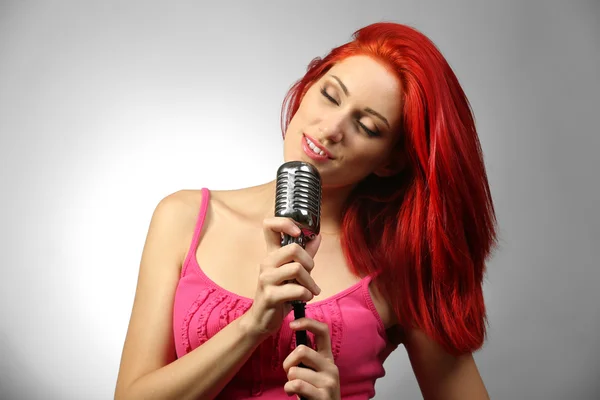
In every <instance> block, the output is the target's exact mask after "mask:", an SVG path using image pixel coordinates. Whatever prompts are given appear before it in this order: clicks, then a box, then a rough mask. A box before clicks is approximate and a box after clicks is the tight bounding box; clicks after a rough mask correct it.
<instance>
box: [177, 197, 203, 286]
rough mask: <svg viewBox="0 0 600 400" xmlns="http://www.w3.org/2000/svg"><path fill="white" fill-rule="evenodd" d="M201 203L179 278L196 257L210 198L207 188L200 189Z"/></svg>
mask: <svg viewBox="0 0 600 400" xmlns="http://www.w3.org/2000/svg"><path fill="white" fill-rule="evenodd" d="M201 191H202V201H201V202H200V211H199V213H198V218H197V219H196V226H195V228H194V236H192V242H191V243H190V248H189V249H188V254H187V256H186V258H185V261H184V262H183V268H182V269H181V276H184V275H185V273H186V270H187V267H188V265H189V263H190V260H191V259H192V257H195V256H196V249H197V248H198V243H199V242H200V234H201V232H202V227H203V226H204V220H205V218H206V210H207V209H208V200H209V197H210V191H209V190H208V189H207V188H202V189H201Z"/></svg>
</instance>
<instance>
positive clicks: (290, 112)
mask: <svg viewBox="0 0 600 400" xmlns="http://www.w3.org/2000/svg"><path fill="white" fill-rule="evenodd" d="M282 125H283V132H284V159H285V161H290V160H302V161H306V162H310V163H311V164H313V165H314V166H315V167H316V168H317V169H318V170H319V172H320V174H321V177H322V182H323V199H322V214H321V233H320V235H319V236H318V237H317V238H316V239H315V240H313V241H311V242H309V244H308V245H307V247H306V249H302V247H300V246H297V245H289V246H284V247H281V246H280V235H281V234H282V233H287V234H290V235H297V234H298V231H297V228H296V226H295V224H294V223H293V222H292V221H291V220H288V219H285V218H275V217H273V214H274V197H275V181H272V182H268V183H266V184H263V185H259V186H255V187H250V188H245V189H240V190H231V191H214V192H211V191H209V190H208V189H202V190H199V191H180V192H177V193H174V194H171V195H169V196H167V197H166V198H165V199H163V200H162V201H161V202H160V203H159V204H158V206H157V208H156V210H155V212H154V214H153V217H152V221H151V224H150V228H149V231H148V237H147V240H146V244H145V247H144V250H143V255H142V260H141V266H140V272H139V281H138V286H137V291H136V295H135V301H134V306H133V311H132V316H131V321H130V326H129V329H128V332H127V337H126V340H125V345H124V350H123V355H122V360H121V366H120V371H119V377H118V381H117V387H116V393H115V397H116V398H119V399H121V398H123V399H124V398H128V399H129V398H144V399H149V398H157V399H158V398H160V399H166V398H173V399H187V398H190V399H191V398H203V399H205V398H206V399H208V398H214V397H220V398H225V399H242V398H251V397H261V396H262V397H263V398H268V399H284V398H287V397H288V396H287V395H292V394H296V395H298V396H303V397H305V398H308V399H340V398H343V399H365V398H370V397H373V396H374V382H375V381H376V379H377V378H379V377H381V376H383V375H384V370H383V367H382V364H383V362H384V360H385V359H386V357H387V356H388V355H389V354H390V353H391V352H392V351H393V350H394V349H395V348H397V346H398V345H399V344H403V345H404V346H405V348H406V350H407V353H408V355H409V358H410V362H411V365H412V366H413V369H414V372H415V375H416V378H417V380H418V383H419V386H420V388H421V391H422V393H423V397H424V398H425V399H487V398H488V394H487V392H486V389H485V386H484V384H483V382H482V380H481V377H480V375H479V373H478V370H477V367H476V365H475V362H474V361H473V357H472V352H474V351H475V350H477V349H479V348H480V347H481V346H482V344H483V342H484V337H485V322H486V315H485V306H484V301H483V295H482V279H483V274H484V269H485V266H484V261H485V259H486V258H487V257H488V255H489V253H490V251H491V248H492V246H493V244H494V241H495V217H494V208H493V203H492V200H491V196H490V191H489V187H488V182H487V177H486V172H485V168H484V163H483V157H482V154H481V149H480V145H479V141H478V137H477V132H476V130H475V126H474V120H473V117H472V114H471V111H470V107H469V104H468V101H467V99H466V97H465V94H464V93H463V91H462V89H461V87H460V85H459V83H458V81H457V78H456V77H455V75H454V73H453V72H452V70H451V69H450V67H449V66H448V64H447V63H446V61H445V60H444V58H443V57H442V56H441V54H440V52H439V51H438V50H437V49H436V47H435V46H434V45H433V44H432V43H431V42H430V41H429V40H428V39H427V38H426V37H425V36H423V35H422V34H421V33H419V32H418V31H416V30H414V29H412V28H410V27H407V26H404V25H400V24H395V23H377V24H373V25H370V26H367V27H365V28H363V29H361V30H359V31H358V32H356V33H355V37H354V39H353V41H351V42H350V43H347V44H345V45H343V46H341V47H339V48H336V49H334V50H333V51H332V52H331V53H330V54H329V55H327V57H325V58H324V59H315V60H314V61H313V62H312V63H311V64H310V65H309V68H308V71H307V73H306V75H305V76H304V77H303V78H302V79H301V80H300V81H299V82H297V83H296V84H295V85H294V86H293V87H292V88H291V90H290V92H289V94H288V96H287V97H286V101H285V102H284V113H283V118H282ZM265 244H266V245H265ZM294 280H295V282H296V283H290V281H294ZM295 299H300V300H304V301H306V302H307V307H306V318H304V319H302V320H298V321H297V325H293V324H292V321H293V313H291V312H290V311H291V307H290V305H289V302H290V301H291V300H295ZM298 329H302V330H307V331H308V332H309V338H310V339H311V341H310V343H312V345H309V346H302V345H301V346H295V344H294V342H295V341H294V331H295V330H298ZM300 363H302V364H304V365H306V366H308V367H310V368H302V367H298V366H299V365H300ZM400 397H401V396H400Z"/></svg>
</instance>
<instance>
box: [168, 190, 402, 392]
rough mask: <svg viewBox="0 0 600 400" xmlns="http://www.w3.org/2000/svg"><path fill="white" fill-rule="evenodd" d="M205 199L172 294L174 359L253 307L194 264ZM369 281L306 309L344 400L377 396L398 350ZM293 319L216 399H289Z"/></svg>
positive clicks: (204, 192)
mask: <svg viewBox="0 0 600 400" xmlns="http://www.w3.org/2000/svg"><path fill="white" fill-rule="evenodd" d="M209 196H210V192H209V191H208V189H206V188H203V189H202V199H203V200H202V204H201V207H200V212H199V215H198V220H197V223H196V227H195V231H194V235H193V238H192V243H191V245H190V249H189V252H188V256H187V257H186V259H185V261H184V264H183V266H182V270H181V277H180V280H179V284H178V286H177V291H176V294H175V302H174V309H173V333H174V338H175V346H176V351H177V357H183V356H184V355H185V354H187V353H189V352H190V351H192V350H194V349H195V348H196V347H198V346H201V345H202V344H203V343H204V342H206V341H207V340H209V339H210V338H211V337H213V336H214V335H215V334H216V333H217V332H219V330H221V329H223V328H224V327H225V326H226V325H227V324H228V323H230V322H231V321H233V320H235V319H236V318H238V317H240V316H241V315H243V314H244V313H245V312H246V311H247V310H248V308H249V307H250V305H251V304H252V299H250V298H247V297H243V296H239V295H237V294H235V293H232V292H229V291H227V290H225V289H223V288H222V287H220V286H218V285H217V284H216V283H215V282H213V281H212V280H211V279H210V278H209V277H208V276H207V275H205V274H204V272H203V271H202V269H201V268H200V266H199V265H198V262H197V260H196V257H195V254H196V248H197V246H198V243H199V242H200V239H201V237H200V236H201V235H200V232H201V231H202V225H203V223H204V218H205V216H206V210H207V208H208V204H209ZM370 281H371V276H367V277H365V278H363V279H362V280H361V281H359V282H358V283H356V284H355V285H353V286H351V287H349V288H347V289H346V290H344V291H342V292H340V293H338V294H336V295H334V296H331V297H329V298H326V299H324V300H320V301H316V302H313V303H309V304H307V305H306V316H307V317H309V318H313V319H316V320H319V321H322V322H325V323H327V325H328V326H329V332H330V336H331V345H332V350H333V357H334V360H335V364H336V365H337V367H338V369H339V373H340V383H341V394H342V398H343V399H345V400H350V399H352V400H358V399H361V400H362V399H370V398H372V397H374V396H375V381H376V380H377V379H378V378H380V377H383V376H384V375H385V370H384V368H383V362H384V361H385V360H386V358H387V357H388V356H389V355H390V353H391V352H392V351H393V350H394V349H396V347H397V346H398V345H397V344H395V343H392V342H391V341H389V340H388V339H387V337H386V332H385V329H384V325H383V322H382V320H381V318H380V316H379V314H378V312H377V310H376V308H375V306H374V304H373V301H372V299H371V296H370V293H369V290H368V287H369V282H370ZM293 318H294V313H293V312H290V314H288V316H287V317H286V319H285V320H284V322H283V324H282V327H281V329H280V330H279V331H278V332H276V333H275V334H273V335H272V336H270V337H268V338H267V339H266V340H265V341H263V342H262V343H261V344H260V346H259V347H258V348H257V349H256V350H255V351H254V353H253V354H252V356H251V357H250V359H249V360H248V361H247V362H246V363H245V364H244V365H243V366H242V368H241V369H240V370H239V372H238V373H237V375H235V376H234V377H233V379H232V380H231V381H230V382H229V383H228V384H227V386H226V387H225V388H224V389H223V391H222V392H221V393H220V394H219V396H218V397H217V398H218V399H228V400H237V399H249V398H253V397H260V398H263V399H289V397H288V395H287V394H286V393H285V391H284V390H283V386H284V384H285V383H286V382H287V377H286V375H285V371H284V370H283V366H282V364H283V360H284V359H285V358H286V357H287V356H288V355H289V353H290V352H291V351H292V350H293V349H294V347H295V335H294V332H293V331H292V330H291V329H290V328H289V322H290V321H291V320H292V319H293ZM308 335H309V338H310V343H314V337H313V335H312V333H310V332H308Z"/></svg>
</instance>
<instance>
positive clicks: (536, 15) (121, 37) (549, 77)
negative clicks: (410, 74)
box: [0, 0, 600, 400]
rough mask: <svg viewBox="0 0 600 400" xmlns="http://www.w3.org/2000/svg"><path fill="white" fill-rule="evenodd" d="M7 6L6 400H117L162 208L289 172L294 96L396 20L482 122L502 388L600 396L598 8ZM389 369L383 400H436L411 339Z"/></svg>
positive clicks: (489, 353) (494, 359)
mask: <svg viewBox="0 0 600 400" xmlns="http://www.w3.org/2000/svg"><path fill="white" fill-rule="evenodd" d="M450 3H451V4H450ZM0 4H1V6H0V133H1V139H0V162H1V165H2V168H1V169H0V187H1V188H2V196H1V198H0V206H1V207H0V210H1V211H0V223H1V226H2V231H1V235H2V236H1V246H2V247H1V250H2V251H1V252H0V262H1V264H0V265H1V268H2V278H1V279H0V302H1V303H0V304H1V305H2V308H1V319H0V397H1V398H3V399H4V398H7V399H41V398H44V399H108V398H112V395H113V390H114V384H115V380H116V376H117V368H118V363H119V358H120V352H121V348H122V343H123V339H124V337H125V332H126V329H127V323H128V319H129V313H130V308H131V304H132V301H133V295H134V288H135V283H136V279H137V268H138V263H139V257H140V254H141V250H142V245H143V241H144V239H145V233H146V229H147V226H148V222H149V218H150V216H151V213H152V211H153V209H154V207H155V206H156V204H157V202H158V201H159V200H160V199H161V198H162V197H163V196H165V195H166V194H168V193H171V192H173V191H176V190H178V189H182V188H200V187H202V186H206V187H209V188H211V189H221V188H234V187H240V186H248V185H252V184H256V183H262V182H264V181H267V180H270V179H273V178H274V176H273V173H274V171H275V170H276V168H277V167H278V166H279V164H280V162H281V161H282V158H281V136H280V131H279V113H280V105H281V101H282V100H283V96H284V95H285V92H286V90H287V89H288V87H289V86H290V84H292V82H294V81H295V80H296V79H297V78H299V77H300V76H302V74H303V72H304V70H305V67H306V65H307V63H308V62H309V61H310V60H311V59H312V58H313V57H315V56H318V55H324V54H325V53H326V52H327V51H328V50H329V49H331V48H332V47H334V46H337V45H339V44H342V43H344V42H345V41H347V40H349V39H350V35H351V33H352V32H353V31H354V30H356V29H358V28H360V27H361V26H363V25H366V24H369V23H371V22H375V21H379V20H391V21H395V22H402V23H406V24H410V25H413V26H415V27H417V28H418V29H420V30H421V31H422V32H424V33H425V34H426V35H428V36H429V37H430V38H431V39H432V40H433V41H434V42H435V43H436V44H437V45H438V46H439V47H440V49H441V50H442V52H443V54H444V55H445V56H446V57H447V59H448V61H449V62H450V64H451V65H452V67H453V68H454V69H455V71H456V73H457V75H458V77H459V79H460V81H461V82H462V84H463V85H464V89H465V91H466V93H467V95H468V97H469V99H470V101H471V102H472V105H473V108H474V112H475V115H476V118H477V123H478V129H479V132H480V136H481V141H482V145H483V149H484V152H485V156H486V164H487V167H488V172H489V178H490V183H491V187H492V191H493V195H494V199H495V204H496V206H497V212H498V218H499V223H500V247H499V248H498V250H497V252H496V253H495V256H494V257H493V258H492V260H491V261H490V263H489V272H488V275H487V279H486V284H485V295H486V301H487V306H488V311H489V319H490V335H489V341H488V342H487V343H486V345H485V347H484V348H483V349H482V350H481V351H480V352H478V353H476V355H475V357H476V360H477V363H478V366H479V368H480V371H481V373H482V375H483V378H484V380H485V383H486V385H487V387H488V390H489V392H490V394H491V396H492V398H493V399H511V400H512V399H547V400H550V399H557V400H558V399H561V400H562V399H594V398H596V399H598V398H600V395H599V392H600V383H599V378H600V376H599V373H598V370H599V369H600V344H599V343H598V342H599V340H598V339H599V337H600V334H599V333H598V329H599V328H600V307H599V303H600V301H599V297H600V296H599V294H598V285H599V283H600V279H599V278H600V269H599V268H598V255H599V252H598V248H599V247H600V246H599V245H600V240H599V238H600V218H599V216H598V210H597V206H598V204H599V200H600V188H599V185H600V184H599V182H600V179H598V177H597V176H596V175H597V172H598V169H599V167H600V163H599V161H598V157H597V153H598V151H599V150H600V139H599V135H598V131H599V129H598V125H597V118H598V114H599V111H600V106H599V105H600V101H599V100H600V95H599V93H600V83H599V78H598V71H600V44H599V39H600V23H599V19H600V12H599V9H600V6H599V3H598V2H597V1H596V2H594V1H578V2H575V1H570V2H566V1H564V2H559V1H541V0H539V1H516V0H512V1H455V2H446V1H423V0H414V1H391V0H390V1H385V2H382V1H372V0H371V1H368V2H367V1H355V2H348V1H344V2H341V1H340V2H325V1H318V2H312V1H302V2H299V1H294V2H292V1H290V2H284V1H272V2H266V1H238V2H194V4H191V2H190V3H183V2H166V1H165V2H116V1H97V2H91V1H88V2H83V1H80V2H78V1H71V2H58V1H44V2H43V1H38V2H34V1H12V2H7V1H3V2H2V3H0ZM242 160H244V161H243V162H244V173H243V174H240V173H239V171H238V169H236V168H234V167H233V165H234V164H235V163H237V162H238V161H239V162H242ZM149 328H151V327H149ZM385 367H386V370H387V375H386V376H385V377H384V378H383V379H381V380H380V381H378V383H377V386H376V389H377V398H380V399H417V398H420V397H421V396H420V392H419V389H418V387H417V384H416V381H415V378H414V375H413V373H412V370H411V369H410V365H409V363H408V360H407V357H406V352H405V351H404V349H403V348H399V349H398V350H397V351H396V352H395V353H393V354H392V356H391V357H390V358H389V359H388V361H387V362H386V364H385Z"/></svg>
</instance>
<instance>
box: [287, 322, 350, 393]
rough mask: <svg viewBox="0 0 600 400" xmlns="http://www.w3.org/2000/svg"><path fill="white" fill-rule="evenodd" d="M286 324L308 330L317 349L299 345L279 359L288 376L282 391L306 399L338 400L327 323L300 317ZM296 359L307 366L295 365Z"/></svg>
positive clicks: (335, 368)
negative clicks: (312, 335)
mask: <svg viewBox="0 0 600 400" xmlns="http://www.w3.org/2000/svg"><path fill="white" fill-rule="evenodd" d="M290 328H291V329H292V330H294V331H297V330H307V331H310V332H312V333H313V334H314V335H315V341H316V348H317V349H316V350H313V349H311V348H310V347H307V346H304V345H300V346H298V347H296V348H295V349H294V351H292V352H291V353H290V355H289V356H287V358H286V359H285V360H284V361H283V369H284V370H285V372H286V374H287V377H288V382H287V383H286V384H285V386H284V387H283V389H284V390H285V392H286V393H287V394H288V395H292V394H296V395H298V396H303V397H305V398H306V399H310V400H339V399H340V398H341V394H340V375H339V371H338V367H337V366H336V365H335V362H334V360H333V353H332V351H331V338H330V336H329V327H328V326H327V324H325V323H323V322H319V321H316V320H314V319H311V318H300V319H297V320H295V321H292V322H291V323H290ZM300 363H302V364H304V365H305V366H307V367H308V368H303V367H299V366H298V365H299V364H300ZM309 368H310V369H309Z"/></svg>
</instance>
